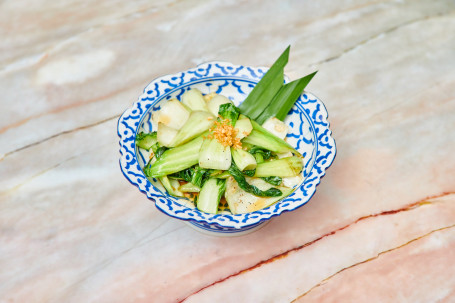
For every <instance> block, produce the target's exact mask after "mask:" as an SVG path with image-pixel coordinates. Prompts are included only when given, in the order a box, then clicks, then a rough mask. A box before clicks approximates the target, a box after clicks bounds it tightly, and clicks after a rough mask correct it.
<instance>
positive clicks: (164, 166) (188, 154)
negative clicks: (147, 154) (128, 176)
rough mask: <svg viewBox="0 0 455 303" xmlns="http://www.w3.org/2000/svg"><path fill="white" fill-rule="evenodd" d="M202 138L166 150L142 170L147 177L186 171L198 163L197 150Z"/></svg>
mask: <svg viewBox="0 0 455 303" xmlns="http://www.w3.org/2000/svg"><path fill="white" fill-rule="evenodd" d="M203 141H204V138H203V137H202V136H200V137H198V138H196V139H193V140H192V141H190V142H188V143H185V144H183V145H181V146H178V147H175V148H171V149H168V150H166V151H165V152H164V153H163V155H162V156H161V157H160V158H159V159H158V160H157V161H156V162H155V163H153V164H152V165H149V166H146V167H145V168H144V173H145V175H146V176H147V177H162V176H165V175H169V174H173V173H176V172H179V171H181V170H184V169H187V168H189V167H191V166H193V165H195V164H197V163H198V161H199V150H200V148H201V145H202V142H203Z"/></svg>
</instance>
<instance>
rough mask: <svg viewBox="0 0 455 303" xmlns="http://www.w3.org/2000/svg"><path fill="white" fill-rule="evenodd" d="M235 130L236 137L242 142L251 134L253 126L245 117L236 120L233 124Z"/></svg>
mask: <svg viewBox="0 0 455 303" xmlns="http://www.w3.org/2000/svg"><path fill="white" fill-rule="evenodd" d="M235 128H236V129H237V135H236V137H237V138H239V139H240V140H242V139H243V138H245V137H246V136H248V135H249V134H250V133H251V131H252V130H253V125H252V124H251V121H250V119H248V118H246V117H245V118H240V119H238V120H237V122H236V123H235Z"/></svg>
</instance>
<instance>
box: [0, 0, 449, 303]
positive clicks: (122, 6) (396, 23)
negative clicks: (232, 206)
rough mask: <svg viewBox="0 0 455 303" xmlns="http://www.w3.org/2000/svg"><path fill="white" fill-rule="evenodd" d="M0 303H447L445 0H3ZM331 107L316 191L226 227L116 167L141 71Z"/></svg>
mask: <svg viewBox="0 0 455 303" xmlns="http://www.w3.org/2000/svg"><path fill="white" fill-rule="evenodd" d="M0 20H1V21H0V37H2V39H1V40H0V49H1V52H0V90H1V92H2V98H1V101H0V107H1V110H0V112H1V113H2V115H1V117H2V118H1V119H0V153H1V157H0V159H1V160H0V176H1V178H0V302H8V303H9V302H109V303H113V302H181V301H183V302H198V303H199V302H450V301H451V300H453V298H454V296H455V268H454V267H453V266H452V265H453V264H454V263H455V156H454V151H455V131H454V130H455V89H454V87H455V51H454V50H455V39H453V33H454V32H455V3H454V2H453V1H448V0H447V1H429V0H428V1H421V0H417V1H348V0H342V1H335V2H334V1H279V2H278V1H235V0H233V1H184V2H183V1H166V0H163V1H153V2H151V1H135V2H133V1H126V2H125V1H105V0H100V1H96V2H92V3H89V2H81V1H77V0H67V1H64V2H61V1H49V0H38V1H33V2H32V1H29V2H25V1H3V2H1V3H0ZM289 44H290V45H291V54H290V61H289V63H288V65H287V66H286V69H285V72H286V74H287V75H288V76H289V77H290V78H291V79H295V78H296V77H299V76H302V75H305V74H308V73H310V72H312V71H314V70H319V72H318V74H317V76H316V77H315V78H314V79H313V81H312V82H311V83H310V85H309V86H308V87H307V90H308V91H310V92H312V93H314V94H315V95H317V96H318V97H319V98H321V99H322V100H323V102H324V103H325V105H326V107H327V109H328V112H329V121H330V123H331V129H332V131H333V136H334V138H335V140H336V142H337V149H338V153H337V157H336V159H335V161H334V163H333V165H332V166H331V167H330V168H329V170H328V171H327V175H326V176H325V177H324V179H323V180H322V182H321V184H320V185H319V186H318V189H317V192H316V194H315V196H314V197H313V198H312V199H311V200H310V202H309V203H308V204H307V205H305V206H303V207H301V208H299V209H298V210H296V211H293V212H291V213H285V214H283V215H281V216H280V217H278V218H274V219H273V220H271V222H270V223H269V224H267V225H266V226H265V227H263V228H262V229H260V230H258V231H256V232H254V233H251V234H249V235H245V236H241V237H234V238H217V237H211V236H206V235H203V234H201V233H199V232H197V231H195V230H193V229H191V228H190V227H188V226H187V225H186V224H184V223H183V222H181V221H178V220H175V219H171V218H169V217H167V216H166V215H164V214H162V213H161V212H159V211H158V210H157V209H156V208H155V206H154V205H153V203H152V202H150V201H149V200H148V199H147V198H146V197H145V196H144V195H143V194H141V193H140V192H139V191H138V190H137V188H135V187H134V186H131V184H129V182H128V181H127V180H126V179H125V178H124V177H123V175H122V174H121V172H120V169H119V165H118V158H119V152H118V149H119V148H118V137H117V134H116V123H117V119H118V117H119V116H120V114H121V113H122V112H123V111H124V110H125V109H126V108H128V107H129V106H130V105H131V104H132V103H133V102H134V101H135V100H136V99H137V97H138V96H139V95H140V94H141V92H142V89H143V88H144V87H145V86H146V85H147V84H148V83H149V82H150V81H151V80H152V79H154V78H156V77H158V76H161V75H165V74H169V73H175V72H178V71H181V70H185V69H188V68H191V67H194V66H195V65H197V64H199V63H202V62H206V61H210V60H221V61H229V62H233V63H235V64H245V65H251V66H269V65H271V64H272V63H273V61H274V59H275V58H276V57H277V55H279V54H280V53H281V51H282V50H283V49H284V48H285V47H286V46H287V45H289Z"/></svg>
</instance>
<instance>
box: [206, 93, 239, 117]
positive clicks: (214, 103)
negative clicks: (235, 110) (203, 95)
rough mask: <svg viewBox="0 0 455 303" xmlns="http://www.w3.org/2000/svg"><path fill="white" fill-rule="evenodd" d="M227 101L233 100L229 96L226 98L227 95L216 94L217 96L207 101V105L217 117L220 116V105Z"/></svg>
mask: <svg viewBox="0 0 455 303" xmlns="http://www.w3.org/2000/svg"><path fill="white" fill-rule="evenodd" d="M226 103H232V101H231V100H229V99H228V98H226V97H225V96H222V95H216V96H215V97H213V98H212V99H210V100H209V101H208V102H207V107H208V109H209V111H210V112H211V113H212V114H213V115H214V116H215V117H217V116H218V111H219V110H220V105H222V104H226ZM232 104H234V103H232Z"/></svg>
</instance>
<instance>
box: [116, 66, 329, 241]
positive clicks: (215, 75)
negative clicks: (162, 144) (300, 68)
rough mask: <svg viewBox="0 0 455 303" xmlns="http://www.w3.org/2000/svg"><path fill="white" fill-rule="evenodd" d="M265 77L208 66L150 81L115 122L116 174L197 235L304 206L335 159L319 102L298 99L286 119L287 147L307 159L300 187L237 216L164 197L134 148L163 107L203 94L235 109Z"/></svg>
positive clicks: (251, 70)
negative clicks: (193, 90) (117, 142)
mask: <svg viewBox="0 0 455 303" xmlns="http://www.w3.org/2000/svg"><path fill="white" fill-rule="evenodd" d="M266 71H267V68H257V67H249V66H241V65H233V64H231V63H227V62H209V63H205V64H201V65H199V66H197V67H196V68H194V69H190V70H187V71H184V72H180V73H177V74H173V75H166V76H163V77H160V78H157V79H155V80H153V81H152V82H151V83H150V84H149V85H147V87H146V88H145V89H144V93H143V94H142V95H141V96H140V97H139V99H138V100H137V101H136V102H135V103H134V104H133V106H132V107H130V108H129V109H127V110H126V111H125V112H124V113H123V114H122V115H121V116H120V118H119V121H118V127H117V132H118V135H119V137H120V153H121V157H120V168H121V170H122V172H123V174H124V175H125V177H126V178H127V179H128V180H129V181H130V182H131V183H132V184H133V185H135V186H137V187H138V188H139V190H140V191H141V192H143V193H144V194H146V195H147V197H148V198H149V199H150V200H152V201H154V202H155V205H156V207H157V208H158V209H159V210H160V211H162V212H163V213H165V214H167V215H169V216H171V217H174V218H176V219H180V220H185V221H187V222H189V223H190V224H192V225H193V226H194V227H197V228H198V229H200V230H204V231H208V232H212V233H217V234H219V235H223V234H225V235H226V234H239V233H245V232H249V231H252V230H255V229H257V228H258V227H259V226H260V225H261V224H263V223H265V222H266V221H268V220H269V219H270V218H272V217H275V216H279V215H280V214H281V213H283V212H286V211H292V210H295V209H297V208H299V207H300V206H302V205H304V204H306V203H307V202H308V200H310V198H311V197H312V196H313V194H314V193H315V191H316V186H317V185H318V184H319V182H320V181H321V178H322V177H323V176H324V175H325V170H326V169H327V168H328V167H329V166H330V165H331V164H332V162H333V160H334V158H335V154H336V146H335V141H334V139H333V138H332V137H331V131H330V129H329V123H328V122H327V116H328V114H327V110H326V108H325V106H324V104H323V103H322V102H321V101H320V100H319V99H318V98H317V97H315V96H314V95H312V94H310V93H308V92H305V93H303V94H302V95H301V96H300V97H299V99H298V100H297V102H296V103H295V105H294V107H293V108H292V109H291V111H290V113H289V114H288V116H287V118H286V119H285V123H286V124H287V125H288V126H289V133H288V135H287V138H286V141H287V142H288V143H290V144H291V145H292V146H294V147H295V148H296V149H297V150H298V151H299V152H300V153H302V155H303V156H304V159H305V165H304V170H303V181H302V183H301V184H300V185H298V186H296V187H295V190H294V192H293V193H292V194H291V195H290V196H288V197H286V198H285V199H283V200H281V201H279V202H277V203H275V204H273V205H272V206H270V207H267V208H265V209H262V210H258V211H255V212H252V213H248V214H239V215H232V214H230V213H223V214H216V215H213V214H208V213H204V212H201V211H199V210H198V209H197V208H195V207H194V205H193V204H192V203H191V202H190V201H189V200H186V199H182V198H176V197H173V196H170V195H168V194H167V193H166V191H165V190H164V189H163V187H162V186H161V184H160V183H159V182H158V181H157V180H156V179H152V180H148V179H147V178H146V176H145V175H144V173H143V171H142V168H143V167H144V166H145V165H146V163H147V159H148V156H149V154H148V152H147V151H145V150H143V149H139V148H138V147H137V146H136V144H135V137H136V134H137V133H138V132H140V131H145V132H150V131H154V130H155V129H154V126H153V125H152V122H151V116H152V112H153V111H157V110H159V109H160V106H161V105H162V104H163V103H164V102H166V101H167V100H169V99H171V98H177V99H178V100H180V98H181V96H182V94H183V93H184V92H185V91H187V90H189V89H191V88H198V89H199V90H200V91H201V92H202V93H204V94H207V93H211V92H216V93H217V94H222V95H224V96H226V97H228V98H230V99H231V100H232V101H233V102H234V104H235V105H237V106H238V105H239V104H240V103H241V102H242V101H243V100H244V99H245V98H246V96H247V95H248V94H249V92H250V91H251V90H252V89H253V87H254V86H255V84H256V83H257V82H258V81H259V80H260V79H261V77H262V76H263V75H264V73H265V72H266Z"/></svg>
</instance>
